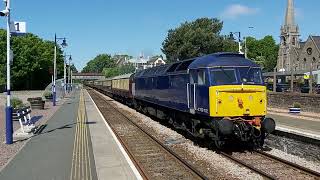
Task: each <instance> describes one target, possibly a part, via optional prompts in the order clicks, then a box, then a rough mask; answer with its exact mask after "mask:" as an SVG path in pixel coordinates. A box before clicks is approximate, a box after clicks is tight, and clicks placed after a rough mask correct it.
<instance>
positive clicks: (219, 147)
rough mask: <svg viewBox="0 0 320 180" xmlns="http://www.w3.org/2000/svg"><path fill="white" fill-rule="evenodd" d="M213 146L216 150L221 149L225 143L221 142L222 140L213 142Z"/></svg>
mask: <svg viewBox="0 0 320 180" xmlns="http://www.w3.org/2000/svg"><path fill="white" fill-rule="evenodd" d="M214 144H215V145H216V148H217V149H222V148H223V146H224V144H225V141H222V140H220V139H219V140H215V141H214Z"/></svg>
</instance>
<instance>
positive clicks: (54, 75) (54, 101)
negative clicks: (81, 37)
mask: <svg viewBox="0 0 320 180" xmlns="http://www.w3.org/2000/svg"><path fill="white" fill-rule="evenodd" d="M58 40H62V43H61V46H62V47H63V48H65V47H67V46H68V44H67V41H66V38H57V35H56V34H54V62H53V83H52V84H53V85H52V97H53V98H52V103H53V106H56V78H57V67H56V66H57V41H58Z"/></svg>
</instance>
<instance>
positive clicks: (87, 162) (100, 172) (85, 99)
mask: <svg viewBox="0 0 320 180" xmlns="http://www.w3.org/2000/svg"><path fill="white" fill-rule="evenodd" d="M0 179H1V180H2V179H3V180H6V179H24V180H28V179H30V180H46V179H50V180H52V179H56V180H58V179H93V180H94V179H139V173H138V171H137V170H136V169H135V167H134V166H133V163H132V162H131V160H130V158H129V157H128V155H127V154H126V153H125V150H124V149H123V148H122V147H121V145H120V143H119V142H118V141H117V140H116V138H115V135H114V134H113V133H112V131H111V130H110V127H108V125H107V124H106V123H105V121H104V119H103V116H102V115H101V113H100V112H99V111H98V109H97V107H96V106H95V104H94V102H93V100H92V99H91V97H90V96H89V94H88V93H87V92H86V90H78V91H76V92H75V93H74V94H73V96H72V97H71V98H70V99H69V100H67V101H66V102H65V103H64V104H63V105H62V106H61V107H60V109H59V110H58V111H57V112H56V113H55V114H54V115H53V116H52V117H51V119H50V120H49V121H48V122H47V123H46V124H45V128H44V129H43V130H42V131H41V132H40V133H39V134H36V135H34V136H33V137H32V138H30V139H29V140H27V143H26V144H25V146H24V147H23V148H22V149H21V150H20V151H19V152H18V153H17V154H16V155H15V156H14V157H13V158H12V159H11V160H10V161H9V163H8V164H7V165H5V166H4V167H3V169H0Z"/></svg>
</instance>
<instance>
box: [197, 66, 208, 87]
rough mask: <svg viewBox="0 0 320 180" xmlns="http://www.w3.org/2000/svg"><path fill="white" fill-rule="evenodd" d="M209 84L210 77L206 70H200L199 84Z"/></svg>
mask: <svg viewBox="0 0 320 180" xmlns="http://www.w3.org/2000/svg"><path fill="white" fill-rule="evenodd" d="M207 84H208V77H207V73H206V71H205V70H199V71H198V85H207Z"/></svg>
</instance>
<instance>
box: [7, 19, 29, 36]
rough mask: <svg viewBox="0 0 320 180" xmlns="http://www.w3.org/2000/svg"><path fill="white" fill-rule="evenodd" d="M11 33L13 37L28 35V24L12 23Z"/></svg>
mask: <svg viewBox="0 0 320 180" xmlns="http://www.w3.org/2000/svg"><path fill="white" fill-rule="evenodd" d="M10 31H11V33H12V34H13V35H24V34H26V33H27V28H26V22H16V21H15V22H11V23H10Z"/></svg>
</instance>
